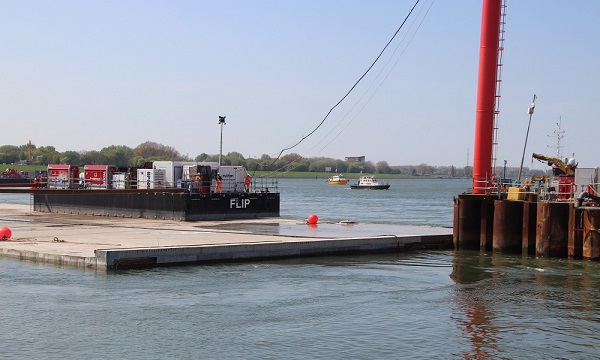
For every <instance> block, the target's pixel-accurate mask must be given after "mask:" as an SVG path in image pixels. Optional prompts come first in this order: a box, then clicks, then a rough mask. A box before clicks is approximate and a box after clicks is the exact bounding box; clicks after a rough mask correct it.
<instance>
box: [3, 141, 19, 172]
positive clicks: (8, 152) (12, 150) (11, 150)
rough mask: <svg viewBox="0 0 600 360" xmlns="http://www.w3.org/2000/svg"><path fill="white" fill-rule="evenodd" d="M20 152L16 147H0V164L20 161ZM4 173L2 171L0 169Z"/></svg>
mask: <svg viewBox="0 0 600 360" xmlns="http://www.w3.org/2000/svg"><path fill="white" fill-rule="evenodd" d="M19 154H20V151H19V148H18V147H17V146H14V145H3V146H0V163H2V164H12V163H14V162H17V161H19V160H21V158H20V155H19ZM2 171H4V169H2Z"/></svg>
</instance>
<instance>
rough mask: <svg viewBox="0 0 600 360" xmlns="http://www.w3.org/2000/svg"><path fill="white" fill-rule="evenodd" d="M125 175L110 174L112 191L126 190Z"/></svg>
mask: <svg viewBox="0 0 600 360" xmlns="http://www.w3.org/2000/svg"><path fill="white" fill-rule="evenodd" d="M126 175H127V174H125V173H114V174H112V183H111V184H112V188H113V189H126V188H127V186H126V184H127V183H126V180H125V177H126Z"/></svg>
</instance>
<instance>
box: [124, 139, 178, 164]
mask: <svg viewBox="0 0 600 360" xmlns="http://www.w3.org/2000/svg"><path fill="white" fill-rule="evenodd" d="M133 156H141V157H143V158H144V159H149V158H152V157H154V158H161V159H168V160H177V159H180V158H181V157H182V156H181V154H179V152H178V151H177V150H175V148H174V147H172V146H166V145H163V144H159V143H155V142H153V141H146V142H144V143H141V144H139V145H138V146H136V147H135V148H134V149H133Z"/></svg>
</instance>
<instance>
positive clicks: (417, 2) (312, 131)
mask: <svg viewBox="0 0 600 360" xmlns="http://www.w3.org/2000/svg"><path fill="white" fill-rule="evenodd" d="M419 1H420V0H417V1H416V2H415V4H414V5H413V7H412V8H411V9H410V11H409V12H408V15H406V17H405V18H404V21H402V24H400V27H398V29H397V30H396V32H395V33H394V35H392V37H391V39H390V40H389V41H388V42H387V44H386V45H385V46H384V47H383V49H382V50H381V52H380V53H379V55H377V57H376V58H375V60H374V61H373V63H372V64H371V66H369V68H368V69H367V70H366V71H365V72H364V73H363V74H362V76H361V77H360V78H359V79H358V80H357V81H356V82H355V83H354V85H352V87H351V88H350V90H348V92H347V93H346V94H345V95H344V96H343V97H342V98H341V99H340V100H339V101H338V102H337V103H336V104H335V105H334V106H333V107H332V108H331V109H329V111H328V112H327V115H325V117H324V118H323V120H321V122H320V123H319V124H318V125H317V126H316V127H315V128H314V129H313V130H311V132H309V133H308V135H304V136H302V138H301V139H300V140H298V141H297V142H296V143H295V144H294V145H291V146H288V147H287V148H284V149H282V150H281V151H280V152H279V154H278V155H277V157H276V158H275V159H274V160H273V162H271V164H270V165H273V164H274V163H275V162H276V161H277V160H279V158H280V157H281V155H282V154H283V152H284V151H287V150H291V149H293V148H295V147H296V146H298V145H300V143H301V142H303V141H304V140H305V139H306V138H308V137H309V136H311V135H312V134H313V133H314V132H315V131H317V130H318V129H319V128H320V127H321V125H323V123H324V122H325V120H327V118H328V117H329V114H331V112H332V111H333V110H334V109H335V108H336V107H337V106H338V105H339V104H341V103H342V101H344V100H345V99H346V98H347V97H348V95H350V93H351V92H352V91H353V90H354V88H355V87H356V86H357V85H358V84H359V83H360V82H361V81H362V79H363V78H364V77H365V76H366V75H367V74H368V73H369V71H371V69H372V68H373V66H375V64H376V63H377V61H379V58H380V57H381V56H382V55H383V53H384V52H385V50H386V49H387V48H388V46H390V44H391V43H392V41H393V40H394V38H395V37H396V35H398V33H399V32H400V30H402V27H404V24H405V23H406V21H407V20H408V18H409V17H410V15H411V14H412V12H413V10H414V9H415V8H416V7H417V5H418V4H419ZM270 165H269V166H270Z"/></svg>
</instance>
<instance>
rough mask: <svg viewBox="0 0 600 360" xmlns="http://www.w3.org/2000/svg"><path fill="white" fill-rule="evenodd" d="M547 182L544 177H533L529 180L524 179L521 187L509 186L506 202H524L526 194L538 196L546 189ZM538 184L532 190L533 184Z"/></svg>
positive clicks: (546, 178)
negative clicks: (533, 193)
mask: <svg viewBox="0 0 600 360" xmlns="http://www.w3.org/2000/svg"><path fill="white" fill-rule="evenodd" d="M547 181H548V177H547V176H546V175H533V176H532V177H531V178H529V179H525V182H524V183H523V186H521V187H518V186H511V187H509V188H508V195H507V197H506V198H507V199H508V200H525V197H526V196H527V193H530V192H535V193H536V194H539V193H540V192H541V191H542V190H545V189H546V188H547V187H546V186H545V185H546V182H547ZM536 183H537V184H538V187H537V188H536V189H532V187H533V186H534V185H535V184H536Z"/></svg>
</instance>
